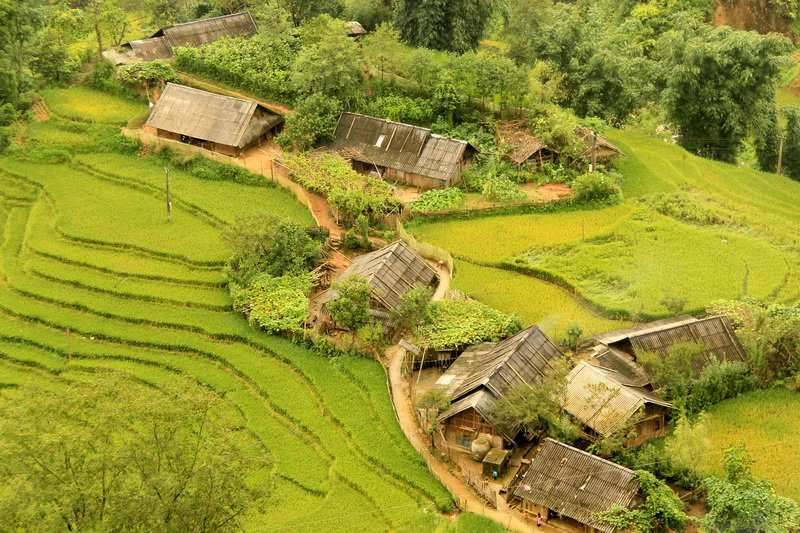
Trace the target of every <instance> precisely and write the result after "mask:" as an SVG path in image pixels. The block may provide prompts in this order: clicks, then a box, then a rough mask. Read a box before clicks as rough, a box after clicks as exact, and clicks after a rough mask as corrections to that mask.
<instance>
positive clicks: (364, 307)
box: [325, 274, 372, 334]
mask: <svg viewBox="0 0 800 533" xmlns="http://www.w3.org/2000/svg"><path fill="white" fill-rule="evenodd" d="M331 289H333V290H334V291H336V293H337V296H336V298H335V299H334V300H331V301H329V302H326V303H325V307H326V308H327V309H328V312H330V314H331V317H333V320H334V321H335V322H336V323H337V324H338V325H340V326H342V327H343V328H346V329H349V330H350V331H352V332H353V333H354V334H355V332H356V331H357V330H358V329H359V328H361V327H363V326H365V325H366V324H367V322H368V321H369V301H370V298H372V289H371V288H370V286H369V282H368V281H367V280H366V279H364V278H362V277H361V276H357V275H355V274H351V275H350V276H347V277H345V278H344V279H342V280H340V281H334V282H333V283H331Z"/></svg>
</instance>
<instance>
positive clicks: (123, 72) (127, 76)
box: [117, 59, 180, 100]
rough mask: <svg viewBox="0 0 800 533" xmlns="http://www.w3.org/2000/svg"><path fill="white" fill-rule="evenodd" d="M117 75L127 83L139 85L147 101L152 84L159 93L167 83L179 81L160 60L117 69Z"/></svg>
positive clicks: (168, 65) (172, 70)
mask: <svg viewBox="0 0 800 533" xmlns="http://www.w3.org/2000/svg"><path fill="white" fill-rule="evenodd" d="M117 75H118V76H119V77H120V79H122V81H125V82H128V83H141V84H142V85H143V86H144V90H145V92H146V93H147V99H148V100H150V99H151V98H150V87H151V86H153V85H154V84H155V85H156V86H158V88H159V91H163V90H164V86H165V85H166V83H167V82H173V83H177V82H179V81H180V78H179V77H178V75H177V74H176V73H175V70H174V69H173V68H172V66H171V65H170V64H169V63H167V62H166V61H164V60H162V59H156V60H154V61H142V62H139V63H133V64H131V65H123V66H121V67H119V69H117Z"/></svg>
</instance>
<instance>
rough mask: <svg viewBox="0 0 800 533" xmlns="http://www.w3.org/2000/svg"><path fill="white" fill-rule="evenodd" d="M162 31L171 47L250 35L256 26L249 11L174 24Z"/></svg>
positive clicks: (197, 44) (199, 44) (255, 29)
mask: <svg viewBox="0 0 800 533" xmlns="http://www.w3.org/2000/svg"><path fill="white" fill-rule="evenodd" d="M163 31H164V35H165V37H166V38H167V40H168V41H169V44H170V45H171V46H172V47H175V46H187V45H188V46H203V45H204V44H209V43H213V42H214V41H217V40H219V39H222V38H223V37H252V36H253V35H255V34H256V33H258V26H256V23H255V21H254V20H253V17H252V16H250V13H249V12H244V13H235V14H233V15H224V16H221V17H214V18H210V19H205V20H195V21H193V22H186V23H184V24H176V25H174V26H168V27H166V28H164V30H163Z"/></svg>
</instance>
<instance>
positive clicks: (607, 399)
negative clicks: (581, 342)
mask: <svg viewBox="0 0 800 533" xmlns="http://www.w3.org/2000/svg"><path fill="white" fill-rule="evenodd" d="M567 381H568V383H567V388H566V392H565V396H566V402H565V405H564V409H565V410H566V411H567V412H568V413H569V414H571V415H572V416H574V417H575V418H577V419H579V420H580V421H581V422H583V423H584V424H585V425H587V426H589V427H590V428H592V429H593V430H595V431H596V432H598V433H599V434H601V435H608V434H609V433H611V432H613V431H614V430H615V429H616V428H618V427H619V426H621V425H622V424H624V423H625V422H626V421H627V420H628V419H630V417H631V416H633V414H634V413H635V412H636V411H637V410H638V409H639V408H640V407H641V406H643V405H644V404H645V403H653V404H656V405H661V406H663V407H667V408H671V409H674V408H675V407H674V406H673V405H672V404H670V403H669V402H665V401H664V400H662V399H661V398H659V397H658V396H656V395H655V394H653V393H652V392H650V391H647V390H644V389H641V388H638V387H630V386H627V385H624V384H623V381H625V377H624V376H623V375H622V374H620V373H618V372H615V371H614V370H611V369H608V368H602V367H599V366H596V365H590V364H588V363H585V362H581V363H578V365H577V366H576V367H575V368H573V369H572V371H571V372H570V373H569V375H568V376H567Z"/></svg>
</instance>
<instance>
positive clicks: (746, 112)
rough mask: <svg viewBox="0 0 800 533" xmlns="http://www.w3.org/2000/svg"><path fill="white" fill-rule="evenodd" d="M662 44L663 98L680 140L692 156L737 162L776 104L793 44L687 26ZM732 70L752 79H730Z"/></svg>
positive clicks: (764, 37)
mask: <svg viewBox="0 0 800 533" xmlns="http://www.w3.org/2000/svg"><path fill="white" fill-rule="evenodd" d="M661 45H662V53H663V57H664V60H663V68H664V72H665V73H666V78H665V83H666V87H665V89H664V91H663V93H662V95H661V100H662V104H663V106H664V108H665V110H666V112H667V117H668V118H669V120H670V121H671V122H673V123H674V124H675V125H676V126H677V127H678V128H679V130H680V134H681V135H680V138H679V141H678V142H679V143H680V144H681V146H683V147H685V148H686V149H687V150H689V151H690V152H693V153H697V154H699V155H702V156H704V157H710V158H712V159H718V160H720V161H726V162H729V163H732V162H733V161H734V159H735V156H736V153H737V151H738V148H739V145H740V144H741V141H742V140H743V139H744V138H745V136H746V135H747V134H748V133H749V132H751V131H752V130H753V128H754V126H755V124H756V117H758V116H759V114H760V113H761V112H762V111H761V110H764V111H763V112H769V111H767V110H768V109H769V107H770V106H774V103H773V100H774V94H775V88H776V83H777V80H778V76H779V75H780V71H781V68H782V66H783V58H782V56H784V55H785V54H787V53H788V52H789V43H787V42H786V40H785V39H783V38H782V37H779V36H776V35H758V34H756V33H755V32H737V31H733V30H731V29H730V28H727V27H721V28H714V29H712V28H710V27H708V26H705V25H700V24H687V25H685V26H684V27H683V29H682V31H676V32H672V33H669V34H667V35H666V36H665V38H664V40H663V42H662V43H661ZM732 71H736V72H747V73H749V75H747V76H742V77H736V78H731V77H730V76H729V75H728V74H729V73H730V72H732ZM723 117H724V118H723Z"/></svg>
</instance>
